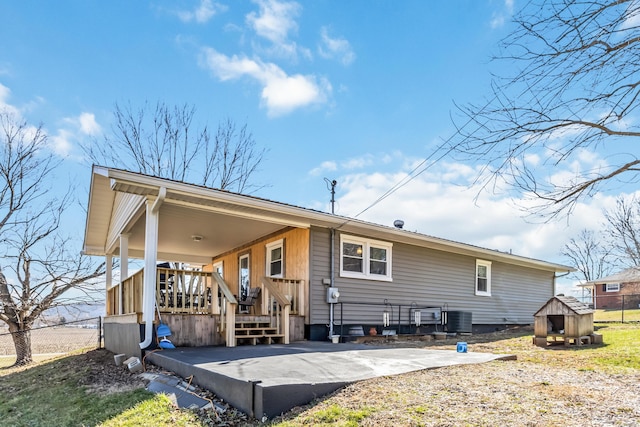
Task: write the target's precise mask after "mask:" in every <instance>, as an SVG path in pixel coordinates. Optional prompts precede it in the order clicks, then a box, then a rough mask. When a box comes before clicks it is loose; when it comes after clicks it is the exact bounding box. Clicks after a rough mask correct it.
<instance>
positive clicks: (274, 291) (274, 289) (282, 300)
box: [262, 276, 291, 307]
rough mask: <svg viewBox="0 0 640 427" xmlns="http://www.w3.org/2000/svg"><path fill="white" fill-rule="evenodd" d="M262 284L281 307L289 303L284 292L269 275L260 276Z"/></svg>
mask: <svg viewBox="0 0 640 427" xmlns="http://www.w3.org/2000/svg"><path fill="white" fill-rule="evenodd" d="M262 284H263V285H264V286H265V287H266V288H267V289H268V290H269V294H270V295H272V296H273V297H274V298H275V299H276V301H277V302H278V304H280V305H281V306H283V307H284V306H290V305H291V301H289V299H288V298H287V297H286V296H285V294H284V293H283V292H282V291H281V290H280V289H278V285H276V284H275V283H274V282H273V280H271V278H270V277H267V276H264V277H263V278H262Z"/></svg>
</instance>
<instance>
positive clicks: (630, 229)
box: [604, 196, 640, 267]
mask: <svg viewBox="0 0 640 427" xmlns="http://www.w3.org/2000/svg"><path fill="white" fill-rule="evenodd" d="M604 215H605V219H606V220H607V232H608V234H609V235H610V236H611V238H612V242H613V251H614V252H615V254H616V255H617V256H618V258H619V259H620V260H621V261H622V262H623V263H624V264H625V265H626V266H631V267H640V200H638V198H637V197H635V196H633V197H631V199H629V200H627V199H625V198H624V197H619V198H618V199H617V200H616V207H615V208H613V209H611V210H607V211H605V212H604Z"/></svg>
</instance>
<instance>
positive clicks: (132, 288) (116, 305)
mask: <svg viewBox="0 0 640 427" xmlns="http://www.w3.org/2000/svg"><path fill="white" fill-rule="evenodd" d="M143 279H144V271H143V270H140V271H138V272H137V273H135V274H134V275H133V276H129V277H127V278H126V279H124V280H123V281H122V282H120V283H118V284H116V285H114V286H112V287H111V288H109V290H108V291H107V316H113V315H117V314H132V313H141V312H142V281H143ZM121 287H122V301H120V288H121ZM121 303H122V304H121ZM120 305H122V310H120Z"/></svg>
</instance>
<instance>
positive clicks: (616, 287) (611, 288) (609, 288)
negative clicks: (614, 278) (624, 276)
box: [604, 283, 620, 292]
mask: <svg viewBox="0 0 640 427" xmlns="http://www.w3.org/2000/svg"><path fill="white" fill-rule="evenodd" d="M604 291H605V292H620V283H607V284H606V285H604Z"/></svg>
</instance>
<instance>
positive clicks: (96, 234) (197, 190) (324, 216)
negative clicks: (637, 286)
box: [84, 166, 574, 272]
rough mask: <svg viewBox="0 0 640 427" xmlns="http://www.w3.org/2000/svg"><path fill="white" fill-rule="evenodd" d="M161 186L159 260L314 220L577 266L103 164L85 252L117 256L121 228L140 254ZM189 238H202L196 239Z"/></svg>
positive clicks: (535, 264) (496, 256) (191, 256)
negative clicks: (147, 211) (148, 206)
mask: <svg viewBox="0 0 640 427" xmlns="http://www.w3.org/2000/svg"><path fill="white" fill-rule="evenodd" d="M161 188H164V189H165V190H164V191H165V192H166V193H165V196H164V199H163V203H162V205H161V206H160V216H159V217H160V224H159V228H160V229H161V231H162V232H161V233H160V237H159V242H158V258H159V259H164V260H171V261H186V262H194V263H201V264H206V263H209V262H211V258H212V257H213V256H216V255H219V254H221V253H224V252H227V251H229V250H232V249H234V248H237V247H239V246H241V245H244V244H246V243H247V242H250V241H253V240H256V239H258V238H260V237H263V236H265V235H268V234H270V233H274V232H276V231H278V230H281V229H282V228H285V227H296V228H310V227H312V226H313V227H322V228H334V229H337V230H339V231H342V232H345V233H352V234H358V235H363V236H366V237H371V238H377V239H386V240H389V241H392V242H399V243H406V244H410V245H416V246H421V247H428V248H432V249H436V250H441V251H444V252H450V253H456V254H463V255H469V256H473V257H478V258H482V259H486V260H488V261H499V262H505V263H509V264H515V265H521V266H525V267H530V268H536V269H542V270H546V271H553V272H569V271H573V270H574V269H573V268H571V267H568V266H565V265H561V264H556V263H550V262H546V261H541V260H537V259H532V258H527V257H522V256H518V255H514V254H511V253H505V252H500V251H496V250H492V249H486V248H482V247H478V246H474V245H469V244H466V243H460V242H455V241H452V240H447V239H442V238H438V237H434V236H429V235H425V234H421V233H417V232H412V231H408V230H404V229H398V228H396V227H392V226H385V225H380V224H374V223H371V222H366V221H362V220H358V219H354V218H349V217H345V216H340V215H334V214H329V213H326V212H321V211H317V210H313V209H308V208H302V207H299V206H294V205H290V204H286V203H281V202H276V201H272V200H267V199H263V198H259V197H255V196H248V195H244V194H238V193H233V192H230V191H225V190H217V189H213V188H208V187H204V186H200V185H193V184H187V183H184V182H179V181H173V180H170V179H165V178H158V177H153V176H149V175H144V174H141V173H135V172H129V171H124V170H121V169H116V168H107V167H102V166H94V167H93V170H92V176H91V188H90V193H89V202H88V209H87V221H86V228H85V238H84V252H85V253H87V254H89V255H106V254H113V255H117V254H118V253H119V240H118V239H119V236H120V235H121V234H126V235H128V241H129V256H130V257H132V258H142V257H143V254H142V251H143V249H144V234H145V233H144V226H145V215H144V213H145V205H146V203H153V200H155V199H156V198H158V196H159V194H160V193H161V190H160V189H161ZM193 236H200V237H202V239H201V240H199V241H197V242H196V241H195V239H193V238H192V237H193Z"/></svg>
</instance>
